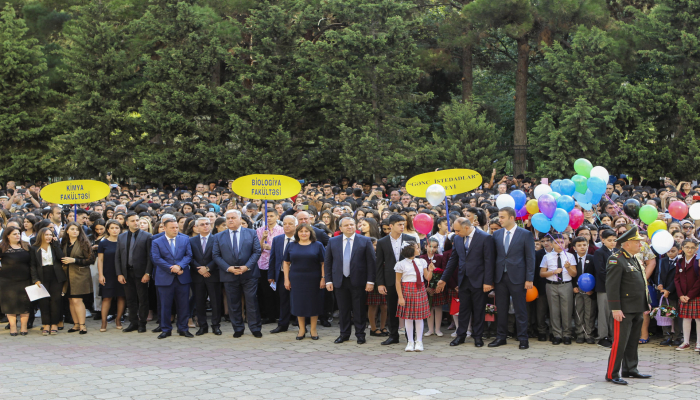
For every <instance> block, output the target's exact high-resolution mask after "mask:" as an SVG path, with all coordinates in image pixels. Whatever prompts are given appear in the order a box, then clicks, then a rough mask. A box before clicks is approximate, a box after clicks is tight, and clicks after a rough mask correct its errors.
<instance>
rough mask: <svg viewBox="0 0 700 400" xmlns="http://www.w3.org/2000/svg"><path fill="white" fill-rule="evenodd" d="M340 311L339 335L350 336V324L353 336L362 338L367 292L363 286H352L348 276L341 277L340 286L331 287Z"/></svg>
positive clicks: (363, 334) (365, 318)
mask: <svg viewBox="0 0 700 400" xmlns="http://www.w3.org/2000/svg"><path fill="white" fill-rule="evenodd" d="M333 291H334V292H335V299H336V301H337V302H338V310H339V311H340V336H343V337H350V333H352V330H351V325H355V336H356V337H357V338H358V339H364V337H365V327H366V326H367V292H366V291H365V288H364V287H355V286H352V283H351V282H350V278H348V277H343V282H342V284H341V285H340V287H335V286H334V287H333Z"/></svg>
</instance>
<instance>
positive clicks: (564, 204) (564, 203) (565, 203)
mask: <svg viewBox="0 0 700 400" xmlns="http://www.w3.org/2000/svg"><path fill="white" fill-rule="evenodd" d="M574 205H575V204H574V199H573V198H571V196H566V195H563V196H560V197H559V198H558V199H557V207H558V208H561V209H563V210H564V211H566V212H569V211H571V210H573V209H574Z"/></svg>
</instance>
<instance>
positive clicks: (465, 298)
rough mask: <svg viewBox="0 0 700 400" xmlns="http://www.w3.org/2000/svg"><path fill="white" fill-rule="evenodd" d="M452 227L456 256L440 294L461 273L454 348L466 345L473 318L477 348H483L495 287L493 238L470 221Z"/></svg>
mask: <svg viewBox="0 0 700 400" xmlns="http://www.w3.org/2000/svg"><path fill="white" fill-rule="evenodd" d="M452 226H453V228H454V231H455V235H454V237H453V242H454V245H453V246H452V255H451V256H450V259H449V260H448V261H447V266H446V267H445V272H444V273H443V274H442V278H440V281H439V282H438V286H437V292H438V293H440V292H442V291H443V290H444V288H445V283H446V282H447V280H449V279H450V277H451V276H452V274H453V273H454V272H455V270H457V271H458V275H457V277H458V278H457V279H458V287H459V327H458V328H457V337H456V338H455V339H454V340H453V341H452V343H450V346H458V345H460V344H462V343H464V340H465V338H466V337H467V328H468V327H469V319H470V318H471V319H472V337H473V338H474V346H476V347H483V346H484V340H483V339H482V338H483V334H484V317H485V315H484V313H485V310H486V295H487V294H488V293H489V292H490V291H491V290H493V286H494V281H493V272H494V266H495V253H494V252H495V250H494V242H493V237H492V236H491V235H488V234H486V233H484V231H482V230H480V229H476V228H475V227H474V226H473V225H472V223H471V222H470V221H469V220H468V219H467V218H457V219H456V220H455V222H454V224H453V225H452Z"/></svg>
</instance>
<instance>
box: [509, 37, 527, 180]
mask: <svg viewBox="0 0 700 400" xmlns="http://www.w3.org/2000/svg"><path fill="white" fill-rule="evenodd" d="M517 45H518V70H517V71H516V73H515V131H514V132H513V175H516V176H517V175H519V174H524V173H525V169H526V167H527V165H526V161H525V158H526V156H527V68H528V62H529V54H530V45H529V43H528V38H527V36H524V37H521V38H518V39H517Z"/></svg>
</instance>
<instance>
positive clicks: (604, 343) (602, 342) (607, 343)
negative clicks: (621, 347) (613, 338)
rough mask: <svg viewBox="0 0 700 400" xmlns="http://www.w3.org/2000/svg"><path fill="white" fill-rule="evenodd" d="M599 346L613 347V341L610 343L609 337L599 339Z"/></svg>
mask: <svg viewBox="0 0 700 400" xmlns="http://www.w3.org/2000/svg"><path fill="white" fill-rule="evenodd" d="M598 346H600V347H607V348H608V349H611V348H612V343H610V341H609V340H608V338H605V339H600V340H599V341H598Z"/></svg>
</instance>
